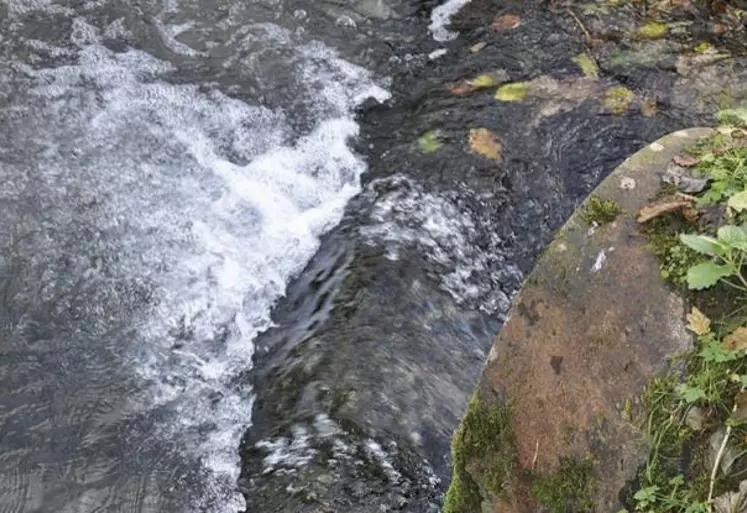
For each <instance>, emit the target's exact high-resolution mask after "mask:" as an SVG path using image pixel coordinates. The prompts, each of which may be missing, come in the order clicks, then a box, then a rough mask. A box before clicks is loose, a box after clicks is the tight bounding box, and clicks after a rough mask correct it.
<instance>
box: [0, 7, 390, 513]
mask: <svg viewBox="0 0 747 513" xmlns="http://www.w3.org/2000/svg"><path fill="white" fill-rule="evenodd" d="M0 14H1V16H0V65H1V66H2V75H1V76H0V141H2V142H1V143H0V184H2V185H1V186H0V219H2V223H1V224H0V251H1V253H0V255H2V256H1V257H0V270H1V272H0V291H1V293H2V294H1V296H0V301H1V303H0V306H1V307H2V319H1V320H2V325H1V326H0V329H2V332H1V337H2V338H1V339H0V389H1V390H2V391H3V394H2V398H0V511H2V512H3V513H6V512H7V513H11V512H13V513H16V512H37V511H38V512H56V513H63V512H64V513H67V512H76V513H83V512H93V511H153V512H156V511H157V512H166V511H179V512H186V511H215V512H218V511H236V510H238V509H240V508H242V506H243V499H242V498H241V497H240V495H238V494H237V493H236V491H235V490H236V480H237V477H238V474H239V463H238V453H237V448H238V444H239V439H240V437H241V435H242V433H243V431H244V430H245V429H246V428H247V427H248V426H249V425H250V422H251V421H250V419H251V409H252V389H251V387H250V385H249V382H248V380H247V378H246V376H247V372H249V371H250V369H251V366H252V363H251V361H252V355H253V352H254V345H253V339H254V337H255V336H256V334H257V333H258V332H259V331H261V330H263V329H266V328H267V327H268V325H269V322H270V321H269V313H270V308H271V306H272V305H273V303H274V302H275V301H276V300H277V298H278V297H279V296H280V295H281V294H282V293H283V292H284V290H285V286H286V283H287V281H288V280H289V278H290V277H291V276H293V275H295V274H297V273H298V272H299V271H300V269H301V268H303V266H304V265H305V263H306V262H307V260H308V259H309V258H310V257H311V256H312V255H313V254H314V252H315V251H316V249H317V247H318V244H319V236H320V235H321V234H323V233H324V232H325V231H327V230H328V229H329V228H330V227H332V226H334V224H335V223H336V222H337V221H338V220H339V218H340V216H341V215H342V209H343V207H344V205H345V203H346V201H347V200H348V199H349V198H350V197H351V196H352V195H354V194H355V193H357V192H358V190H359V177H360V175H361V173H362V172H363V171H364V169H365V166H364V164H363V163H362V162H361V160H360V159H359V158H358V157H357V156H356V155H354V154H353V153H352V152H351V150H350V149H349V148H348V146H347V139H348V138H349V137H351V136H354V135H355V134H356V133H357V131H358V127H357V125H356V124H355V123H354V121H353V119H352V110H353V108H354V107H355V105H356V104H358V103H360V102H361V101H363V100H364V99H366V98H369V97H371V96H373V97H376V98H378V99H383V98H385V97H386V95H387V93H386V92H385V90H384V89H382V88H380V87H379V86H377V85H376V84H374V81H373V79H372V77H371V76H370V74H369V73H368V72H367V71H365V70H363V69H362V68H359V67H357V66H355V65H353V64H350V63H349V62H346V61H345V60H343V59H341V58H340V57H338V55H337V54H336V52H335V50H334V49H332V48H330V47H329V46H327V45H325V44H324V43H322V42H320V41H317V40H315V39H314V37H313V34H312V35H311V37H307V36H305V35H304V33H303V25H304V16H305V13H304V12H295V13H293V14H290V15H289V16H287V17H286V18H283V17H282V16H281V15H282V14H283V12H282V10H280V7H279V6H278V5H273V4H272V3H270V4H262V3H259V2H235V3H225V4H222V3H212V4H209V5H208V4H202V3H200V2H185V3H181V2H171V1H165V2H163V3H159V2H135V3H132V4H130V3H127V2H125V3H121V4H119V3H116V2H108V1H106V0H104V1H99V2H94V1H92V2H59V3H56V2H52V1H43V0H42V1H25V0H10V2H0ZM289 20H290V21H289ZM284 22H288V23H285V26H283V25H284ZM294 23H295V26H294Z"/></svg>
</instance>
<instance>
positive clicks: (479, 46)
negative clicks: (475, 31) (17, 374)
mask: <svg viewBox="0 0 747 513" xmlns="http://www.w3.org/2000/svg"><path fill="white" fill-rule="evenodd" d="M486 46H488V43H486V42H485V41H480V42H479V43H477V44H475V45H472V47H471V48H470V49H469V51H470V52H472V53H477V52H479V51H480V50H482V49H483V48H485V47H486Z"/></svg>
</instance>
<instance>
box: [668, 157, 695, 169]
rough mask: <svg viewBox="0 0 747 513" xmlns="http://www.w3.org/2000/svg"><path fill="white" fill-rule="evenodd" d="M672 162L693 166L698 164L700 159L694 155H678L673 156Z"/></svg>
mask: <svg viewBox="0 0 747 513" xmlns="http://www.w3.org/2000/svg"><path fill="white" fill-rule="evenodd" d="M672 162H674V163H675V164H677V165H678V166H682V167H693V166H696V165H697V164H698V159H696V158H695V157H693V156H692V155H676V156H675V157H673V158H672Z"/></svg>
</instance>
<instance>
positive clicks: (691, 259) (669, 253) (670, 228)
mask: <svg viewBox="0 0 747 513" xmlns="http://www.w3.org/2000/svg"><path fill="white" fill-rule="evenodd" d="M683 229H684V224H683V223H682V221H681V220H679V219H678V218H677V217H676V216H674V215H673V214H668V215H665V216H661V217H657V218H656V219H652V220H651V221H649V222H648V223H647V224H646V226H645V227H643V229H642V230H641V231H642V232H643V234H644V235H645V236H646V238H647V239H648V247H649V250H650V251H651V252H652V253H653V254H654V255H656V257H657V258H658V260H659V265H660V269H661V277H662V278H664V279H665V280H669V281H671V282H672V283H674V284H675V285H677V286H680V287H684V286H685V285H686V277H687V270H688V269H689V268H690V267H692V266H693V265H696V264H699V263H700V262H702V261H704V260H705V259H704V257H703V256H702V255H699V254H698V253H696V252H695V251H693V250H692V249H690V248H688V247H687V246H685V245H683V244H682V243H680V239H679V234H680V233H681V232H683V231H684V230H683Z"/></svg>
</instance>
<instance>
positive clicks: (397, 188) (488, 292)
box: [361, 176, 521, 314]
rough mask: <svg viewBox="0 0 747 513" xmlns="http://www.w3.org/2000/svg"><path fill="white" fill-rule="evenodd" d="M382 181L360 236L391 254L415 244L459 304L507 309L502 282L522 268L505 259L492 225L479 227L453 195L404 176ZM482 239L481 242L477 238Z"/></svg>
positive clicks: (515, 276)
mask: <svg viewBox="0 0 747 513" xmlns="http://www.w3.org/2000/svg"><path fill="white" fill-rule="evenodd" d="M386 181H388V182H391V184H390V186H387V187H386V189H387V190H389V189H392V190H391V192H387V193H385V194H384V195H382V196H380V197H378V198H377V199H376V202H375V204H374V208H373V209H372V212H371V214H370V219H369V222H368V224H367V225H365V226H363V227H362V228H361V234H362V235H363V237H364V239H365V240H366V241H367V242H368V243H369V244H373V245H375V244H383V245H384V247H385V248H386V249H387V256H388V258H390V259H392V260H397V259H399V258H400V254H401V252H402V251H403V250H404V249H406V248H412V247H414V248H416V249H417V251H418V252H419V253H420V254H421V255H422V256H423V257H424V258H425V259H426V260H427V261H428V262H430V263H431V264H433V265H434V266H435V267H437V268H440V270H441V272H440V273H439V280H440V285H441V288H442V289H443V290H444V291H446V292H448V293H449V294H450V295H451V296H452V297H453V298H454V299H455V300H456V301H457V302H458V303H459V304H465V305H470V306H474V307H476V308H479V309H480V310H482V311H485V312H488V313H499V314H502V313H505V312H506V311H507V310H508V308H509V306H510V299H509V296H508V294H507V293H506V292H504V291H503V290H502V288H501V285H502V284H503V282H506V284H507V287H506V288H507V289H510V288H511V287H512V285H508V283H511V284H514V283H517V282H519V281H520V279H521V278H520V276H521V272H520V271H519V270H518V268H516V266H514V265H512V264H509V263H507V262H505V261H504V260H505V259H504V257H503V255H502V254H501V252H500V249H499V248H500V245H501V240H500V238H499V237H498V236H497V235H496V234H495V233H494V231H493V233H489V234H486V233H484V231H483V233H480V230H479V228H478V225H477V223H476V219H475V218H474V217H473V213H472V212H470V211H469V210H468V209H465V208H463V207H460V205H459V204H458V202H457V201H455V200H453V199H450V198H447V197H445V196H439V195H435V194H431V193H428V192H425V191H424V190H423V189H422V188H421V187H420V186H419V185H418V184H416V183H414V182H412V181H411V180H409V179H407V178H404V177H402V176H394V177H392V178H390V179H387V180H386ZM376 183H377V182H376V181H374V182H373V183H372V187H371V190H374V189H375V188H376ZM368 193H369V194H370V193H371V192H370V191H368ZM486 237H487V241H486V240H485V238H486ZM481 239H482V240H483V246H480V244H479V243H478V242H479V241H480V240H481ZM484 244H487V247H484ZM511 292H512V291H511V290H509V293H511Z"/></svg>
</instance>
